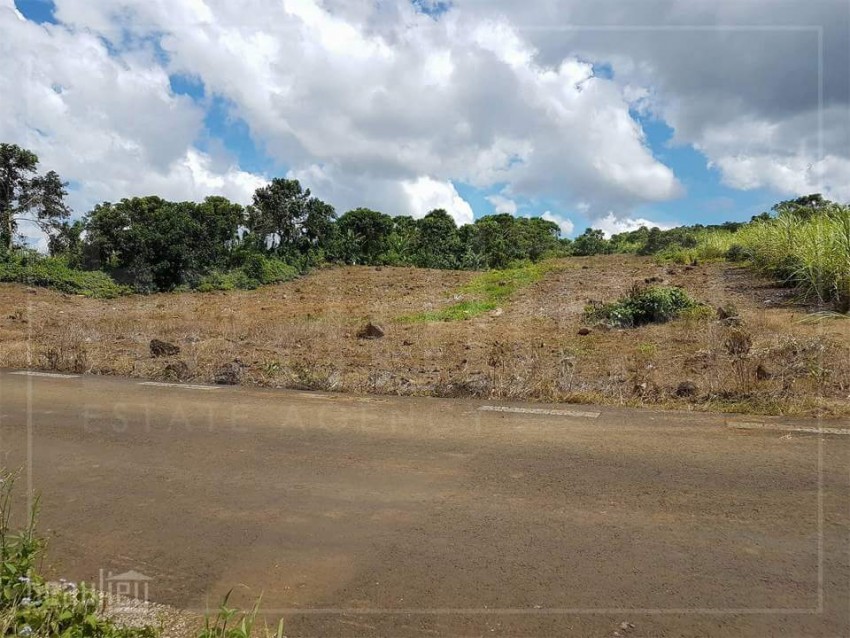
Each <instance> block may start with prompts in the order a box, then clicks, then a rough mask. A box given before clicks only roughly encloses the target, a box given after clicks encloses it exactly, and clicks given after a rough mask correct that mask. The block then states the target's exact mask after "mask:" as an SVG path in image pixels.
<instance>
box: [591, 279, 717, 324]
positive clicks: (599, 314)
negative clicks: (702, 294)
mask: <svg viewBox="0 0 850 638" xmlns="http://www.w3.org/2000/svg"><path fill="white" fill-rule="evenodd" d="M702 306H703V304H700V303H699V302H697V301H694V300H693V299H691V297H689V296H688V294H687V293H686V292H685V291H684V290H682V289H681V288H674V287H671V286H649V287H644V286H640V285H636V286H634V287H633V288H632V290H631V291H630V292H629V294H628V295H626V296H625V297H623V298H621V299H619V300H617V301H615V302H613V303H607V304H594V305H591V306H588V307H587V308H586V309H585V317H586V318H587V319H588V320H590V321H596V322H600V321H601V322H604V323H607V324H609V325H611V326H614V327H618V328H633V327H637V326H642V325H645V324H649V323H664V322H666V321H670V320H671V319H675V318H677V317H680V316H682V314H683V313H685V312H689V313H696V311H695V309H696V308H699V307H702ZM696 314H697V316H699V313H696Z"/></svg>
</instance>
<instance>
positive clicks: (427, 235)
mask: <svg viewBox="0 0 850 638" xmlns="http://www.w3.org/2000/svg"><path fill="white" fill-rule="evenodd" d="M416 228H417V231H418V232H417V238H416V243H415V246H414V247H413V252H414V257H413V263H414V264H416V265H417V266H419V267H420V268H444V269H452V268H457V266H458V258H459V257H460V249H461V243H460V236H459V235H458V230H457V224H455V220H454V219H453V218H452V216H451V215H449V214H448V213H447V212H446V211H445V210H443V209H442V208H438V209H435V210H432V211H431V212H430V213H428V214H427V215H425V217H423V218H422V219H420V220H418V221H417V223H416Z"/></svg>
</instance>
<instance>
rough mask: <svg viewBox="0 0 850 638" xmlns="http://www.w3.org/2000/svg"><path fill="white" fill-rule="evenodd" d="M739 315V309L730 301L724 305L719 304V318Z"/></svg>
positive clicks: (722, 319) (721, 319)
mask: <svg viewBox="0 0 850 638" xmlns="http://www.w3.org/2000/svg"><path fill="white" fill-rule="evenodd" d="M737 316H738V309H737V308H735V306H734V305H732V304H730V303H728V304H726V305H724V306H717V318H718V319H720V321H724V320H725V319H728V318H729V317H737Z"/></svg>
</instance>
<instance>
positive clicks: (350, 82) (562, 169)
mask: <svg viewBox="0 0 850 638" xmlns="http://www.w3.org/2000/svg"><path fill="white" fill-rule="evenodd" d="M56 4H57V12H56V15H57V17H58V18H59V19H60V20H62V21H64V22H65V23H67V24H68V25H71V26H72V27H74V28H77V29H79V31H78V33H84V32H87V31H91V32H93V33H95V34H98V35H103V36H105V37H107V38H110V39H112V40H113V41H114V42H121V41H122V38H124V35H125V32H124V31H123V30H125V29H126V30H129V32H130V33H131V34H132V35H133V36H134V37H135V38H137V39H139V38H144V37H160V38H161V39H160V43H161V47H162V49H163V50H164V51H165V52H166V53H167V55H168V59H169V62H168V70H169V71H170V72H181V73H187V74H191V75H193V76H195V77H198V78H200V79H201V80H202V81H203V82H204V84H205V86H206V88H207V90H208V92H211V93H215V94H219V95H222V96H224V97H226V98H227V99H228V100H230V101H231V102H232V103H233V104H234V112H235V114H236V115H237V116H239V117H242V118H244V120H245V121H246V122H247V123H248V125H249V126H250V128H251V132H252V135H253V136H254V138H255V139H257V140H259V141H260V143H261V145H262V146H263V147H264V148H265V149H266V150H267V151H268V152H269V153H270V154H271V155H272V156H273V157H274V158H275V159H277V160H279V161H280V162H281V163H283V164H285V165H288V166H289V167H291V169H292V171H293V172H294V173H300V172H303V171H307V170H309V168H310V167H311V166H314V165H320V166H327V165H332V166H333V167H334V169H333V170H334V173H335V174H336V175H337V176H338V178H339V179H341V180H343V181H344V182H346V184H350V185H354V184H359V185H360V188H354V189H353V190H352V191H351V192H350V193H349V194H350V195H360V194H362V193H363V191H365V186H366V185H367V184H373V183H375V182H376V181H377V182H383V181H391V182H394V183H395V184H396V185H397V186H400V187H401V188H402V190H404V191H405V192H408V194H409V197H408V198H409V199H411V203H412V204H413V205H414V206H415V205H416V201H414V200H415V199H416V197H418V195H416V193H418V192H419V191H420V190H423V189H425V190H428V189H431V190H433V188H431V187H430V186H427V185H428V184H430V182H428V181H427V180H433V181H434V182H436V183H440V184H449V183H450V182H452V181H463V182H468V183H471V184H473V185H476V186H481V187H489V186H493V185H495V184H509V185H510V186H511V191H512V193H513V194H514V195H515V196H516V197H538V196H546V197H549V198H552V199H555V200H559V201H562V202H568V201H572V200H575V199H581V200H584V201H587V202H589V203H590V204H591V205H592V206H593V207H594V209H595V210H597V211H599V212H601V211H603V210H608V209H609V208H611V207H614V206H616V207H630V206H633V205H636V204H639V203H643V202H651V201H658V200H664V199H669V198H671V197H676V196H677V195H679V194H680V193H681V187H680V185H679V183H678V181H677V180H676V178H675V176H674V175H673V173H672V171H671V170H670V169H669V168H668V167H666V166H664V165H663V164H661V163H659V162H658V161H657V160H656V159H655V158H654V157H653V156H652V153H651V152H650V150H649V149H648V148H647V146H646V144H645V141H644V139H643V134H642V131H641V129H640V127H639V126H638V125H637V124H636V123H635V121H634V120H633V119H632V118H631V116H630V114H629V104H628V102H627V101H626V100H625V99H624V97H623V95H622V92H621V90H620V89H619V88H618V87H617V85H616V84H615V83H614V82H612V81H610V80H607V79H604V78H598V77H594V76H593V71H592V67H591V66H590V65H589V64H587V63H585V62H581V61H579V60H577V59H576V58H575V57H574V56H572V55H571V54H570V53H569V52H565V53H564V55H563V56H562V57H561V58H560V59H559V60H557V61H556V62H555V63H552V64H548V65H542V64H540V63H539V61H538V57H539V56H538V52H537V50H536V48H535V46H534V45H533V44H532V43H531V42H530V41H529V40H528V38H527V37H526V34H524V33H523V32H522V31H520V30H519V29H517V28H515V27H514V26H513V25H512V24H511V23H510V22H509V21H507V20H504V19H501V18H498V19H494V18H492V17H491V18H488V19H479V18H478V17H477V16H475V15H473V14H471V13H469V12H466V11H463V10H454V9H453V10H450V11H449V12H447V13H445V14H443V15H442V16H441V17H440V19H439V20H434V19H432V18H431V17H429V16H427V15H423V14H422V13H420V12H418V11H416V10H415V8H414V7H413V5H412V4H411V3H409V2H407V1H406V0H396V1H395V2H389V3H350V2H336V1H329V0H328V1H325V2H319V1H318V0H284V1H278V0H226V1H225V0H207V1H206V2H205V3H199V2H197V0H168V1H166V0H57V2H56ZM128 16H130V17H128ZM421 180H426V181H421ZM411 184H414V185H415V186H411ZM384 186H385V187H386V188H388V189H390V190H393V189H392V188H391V187H390V185H389V184H384ZM335 190H336V191H337V193H338V194H340V193H342V192H343V191H345V190H346V188H345V187H343V188H336V189H335ZM396 190H397V189H396ZM443 191H445V189H443ZM410 193H412V194H410ZM319 194H320V195H321V194H323V193H319ZM444 194H446V196H447V197H449V200H450V201H453V202H454V199H453V198H452V197H451V193H449V192H448V191H445V193H444ZM337 201H338V203H340V204H342V207H343V208H346V207H352V206H355V205H359V204H361V203H363V202H362V201H361V200H356V199H353V198H352V199H348V198H338V200H337ZM454 205H455V207H456V208H457V202H455V204H454ZM457 210H458V212H457V215H458V216H459V217H461V218H462V217H463V216H464V215H466V212H465V211H464V210H463V207H462V206H461V207H460V208H457Z"/></svg>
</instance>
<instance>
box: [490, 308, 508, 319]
mask: <svg viewBox="0 0 850 638" xmlns="http://www.w3.org/2000/svg"><path fill="white" fill-rule="evenodd" d="M503 314H505V311H504V310H502V309H501V308H496V309H495V310H494V311H493V316H494V317H501V316H502V315H503Z"/></svg>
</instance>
